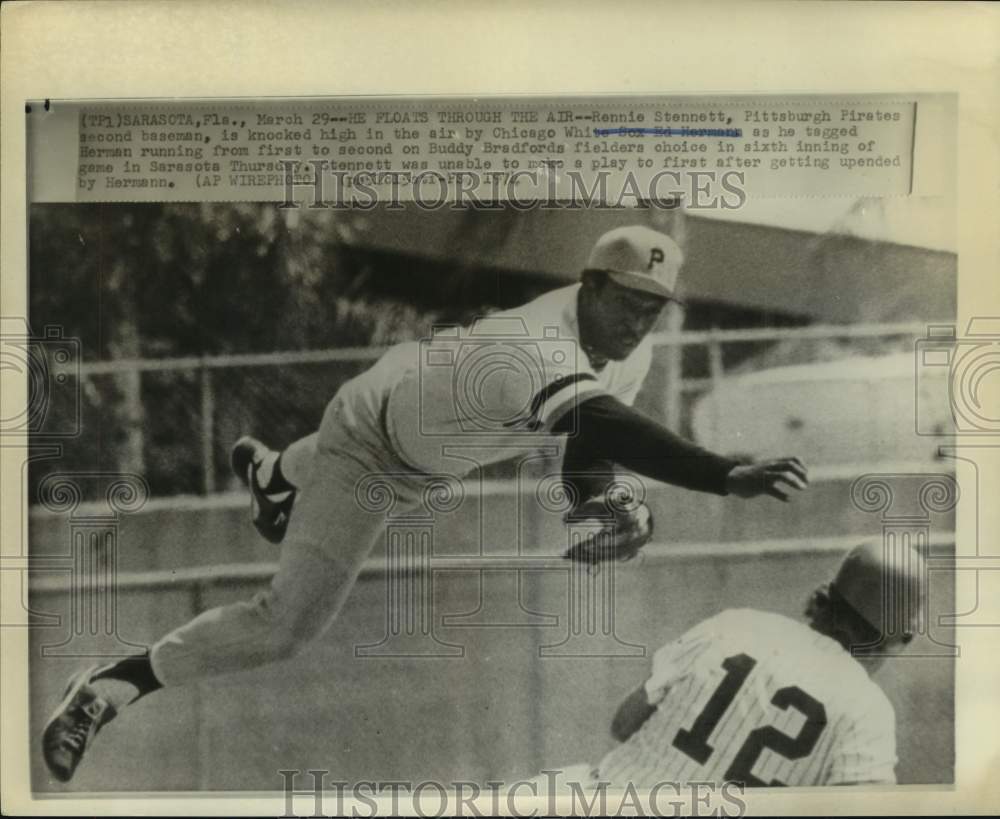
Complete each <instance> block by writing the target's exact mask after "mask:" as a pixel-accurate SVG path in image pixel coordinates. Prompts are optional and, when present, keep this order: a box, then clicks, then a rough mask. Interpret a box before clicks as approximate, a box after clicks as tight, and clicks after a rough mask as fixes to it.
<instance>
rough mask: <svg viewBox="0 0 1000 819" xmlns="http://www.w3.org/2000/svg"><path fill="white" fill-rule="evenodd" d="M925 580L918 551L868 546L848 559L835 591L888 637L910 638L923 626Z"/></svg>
mask: <svg viewBox="0 0 1000 819" xmlns="http://www.w3.org/2000/svg"><path fill="white" fill-rule="evenodd" d="M925 577H926V572H925V566H924V561H923V558H922V557H921V556H920V553H919V552H917V551H916V549H913V548H912V547H910V546H907V545H898V544H890V543H884V544H883V543H877V544H876V543H864V544H862V545H860V546H855V547H854V548H853V549H851V551H850V552H849V553H848V555H847V557H845V558H844V561H843V562H842V563H841V564H840V569H839V570H838V571H837V576H836V578H835V579H834V581H833V583H832V584H831V587H832V589H834V590H835V591H836V593H837V594H839V595H840V597H841V598H843V600H844V601H845V602H847V603H848V604H849V605H850V606H851V608H853V609H854V610H855V611H856V612H857V613H858V614H860V615H861V616H862V617H863V618H864V619H865V620H866V621H867V622H868V623H870V624H871V625H872V626H874V627H875V628H876V629H878V630H879V632H880V633H881V634H883V635H884V636H885V637H892V636H903V637H906V635H912V634H913V632H914V631H917V630H918V628H919V626H920V615H921V611H922V610H923V601H924V585H925Z"/></svg>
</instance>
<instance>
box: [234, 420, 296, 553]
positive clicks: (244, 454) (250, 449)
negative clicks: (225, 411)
mask: <svg viewBox="0 0 1000 819" xmlns="http://www.w3.org/2000/svg"><path fill="white" fill-rule="evenodd" d="M270 452H271V450H270V449H268V448H267V447H266V446H264V444H262V443H261V442H260V441H258V440H257V439H256V438H252V437H250V436H249V435H244V436H243V437H242V438H240V439H239V440H238V441H237V442H236V443H235V444H233V449H232V452H231V453H230V458H229V461H230V464H231V465H232V469H233V472H234V473H235V474H236V476H237V477H238V478H239V479H240V480H241V481H242V482H243V485H244V486H245V487H247V489H249V490H250V520H251V521H252V523H253V525H254V528H256V529H257V531H258V532H260V534H261V537H263V538H264V539H265V540H267V541H269V542H271V543H281V541H282V539H283V538H284V537H285V530H286V529H287V528H288V516H289V515H290V514H291V511H292V504H293V503H294V502H295V492H294V491H292V492H289V493H287V495H286V497H284V498H282V499H281V500H280V501H274V500H271V498H269V497H268V496H267V493H266V492H265V491H264V487H262V486H261V485H260V482H259V481H258V480H257V472H258V470H259V469H260V465H261V462H262V461H263V460H264V458H265V457H266V456H267V455H268V454H270Z"/></svg>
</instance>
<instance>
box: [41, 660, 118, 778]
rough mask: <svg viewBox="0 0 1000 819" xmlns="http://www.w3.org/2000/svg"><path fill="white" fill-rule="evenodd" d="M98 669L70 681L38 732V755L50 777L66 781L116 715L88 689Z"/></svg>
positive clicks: (90, 669) (107, 704) (109, 706)
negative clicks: (99, 733) (39, 747)
mask: <svg viewBox="0 0 1000 819" xmlns="http://www.w3.org/2000/svg"><path fill="white" fill-rule="evenodd" d="M97 670H98V666H96V665H95V666H93V667H91V668H88V669H86V670H85V671H81V672H80V673H79V674H77V675H75V676H74V677H71V678H70V681H69V686H68V687H67V688H66V694H65V696H64V697H63V701H62V702H61V703H60V704H59V707H58V708H57V709H56V712H55V713H54V714H53V715H52V718H51V719H50V720H49V722H48V724H47V725H46V726H45V731H44V732H43V733H42V755H43V756H44V757H45V764H46V765H47V766H48V769H49V771H51V773H52V775H53V776H54V777H55V778H56V779H58V780H59V781H60V782H69V780H70V779H72V778H73V774H74V773H75V772H76V768H77V766H78V765H79V764H80V760H81V759H83V754H84V752H86V750H87V748H88V747H89V746H90V743H91V742H93V740H94V737H95V736H96V735H97V732H98V731H99V730H100V729H101V727H102V726H104V725H106V724H107V723H109V722H110V721H111V720H112V719H114V717H115V715H116V714H117V713H118V712H117V711H115V709H114V707H113V706H112V705H111V704H110V703H109V702H108V701H107V700H104V699H102V698H101V697H99V696H98V695H97V693H96V692H95V691H94V689H93V688H91V687H90V680H91V678H92V677H93V674H94V672H95V671H97Z"/></svg>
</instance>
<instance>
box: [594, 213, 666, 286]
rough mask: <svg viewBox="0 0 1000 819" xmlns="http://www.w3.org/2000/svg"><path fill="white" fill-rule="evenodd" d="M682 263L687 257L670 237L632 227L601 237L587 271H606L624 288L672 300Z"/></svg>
mask: <svg viewBox="0 0 1000 819" xmlns="http://www.w3.org/2000/svg"><path fill="white" fill-rule="evenodd" d="M683 263H684V254H683V253H682V252H681V249H680V247H679V246H678V245H677V242H675V241H674V240H673V239H671V238H670V237H669V236H667V235H666V234H664V233H659V232H658V231H655V230H653V229H652V228H648V227H644V226H642V225H632V226H629V227H620V228H615V229H614V230H610V231H608V232H607V233H605V234H604V235H603V236H601V238H600V239H598V240H597V243H596V244H595V245H594V249H593V250H592V251H591V252H590V258H589V259H588V260H587V269H589V270H604V271H606V272H607V273H608V276H609V277H610V278H611V280H612V281H614V282H616V283H617V284H620V285H622V286H623V287H629V288H632V289H633V290H642V291H644V292H646V293H653V294H655V295H657V296H663V297H664V298H668V299H673V298H675V295H674V293H675V292H676V289H677V274H678V273H679V272H680V269H681V265H682V264H683Z"/></svg>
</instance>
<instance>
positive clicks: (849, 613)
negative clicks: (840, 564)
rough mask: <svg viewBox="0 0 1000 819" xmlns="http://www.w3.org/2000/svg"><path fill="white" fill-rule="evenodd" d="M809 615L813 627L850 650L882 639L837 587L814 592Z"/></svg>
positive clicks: (873, 643)
mask: <svg viewBox="0 0 1000 819" xmlns="http://www.w3.org/2000/svg"><path fill="white" fill-rule="evenodd" d="M806 616H807V617H808V618H809V620H810V621H811V623H812V626H813V628H815V629H816V630H817V631H819V632H820V633H822V634H825V635H826V636H827V637H830V638H832V639H834V640H836V641H837V642H838V643H840V644H841V645H842V646H843V647H844V648H845V649H846V650H847V651H850V650H851V648H852V647H853V648H860V647H862V646H871V645H875V644H877V643H878V642H879V641H880V640H881V638H882V632H881V630H880V629H878V628H876V627H875V626H874V625H872V624H871V623H870V622H868V620H866V619H865V618H864V617H862V616H861V614H859V613H858V611H857V609H855V608H854V607H853V606H852V605H851V604H850V603H848V602H847V601H846V600H845V599H844V598H843V597H842V596H841V594H840V592H838V591H837V589H836V588H835V587H834V586H821V587H820V588H818V589H816V591H814V592H813V594H812V597H810V598H809V605H808V606H807V608H806Z"/></svg>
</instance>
